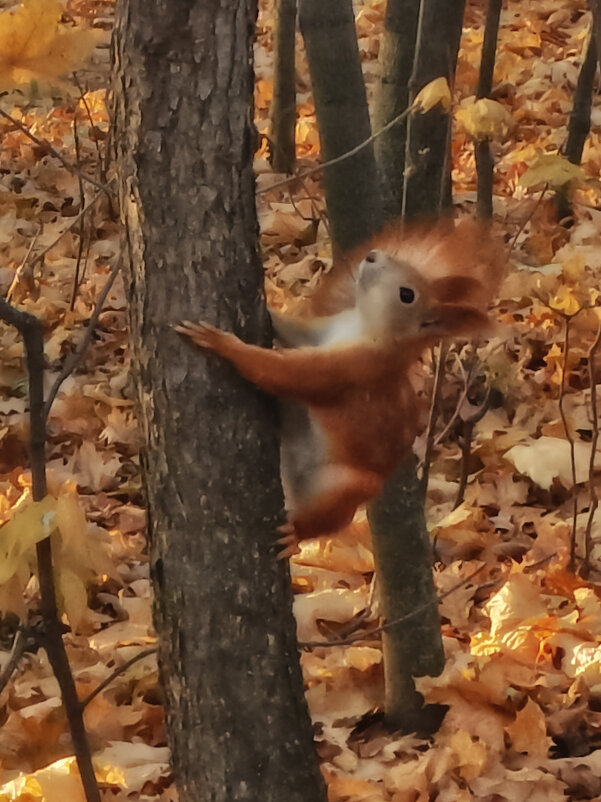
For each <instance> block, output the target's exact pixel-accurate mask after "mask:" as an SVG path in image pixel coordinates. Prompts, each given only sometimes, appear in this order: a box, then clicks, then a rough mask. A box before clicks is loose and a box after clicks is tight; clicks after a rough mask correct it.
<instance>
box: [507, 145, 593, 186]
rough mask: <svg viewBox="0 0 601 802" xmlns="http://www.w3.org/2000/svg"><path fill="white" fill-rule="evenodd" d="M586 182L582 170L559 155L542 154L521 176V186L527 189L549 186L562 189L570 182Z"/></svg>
mask: <svg viewBox="0 0 601 802" xmlns="http://www.w3.org/2000/svg"><path fill="white" fill-rule="evenodd" d="M583 180H584V173H583V172H582V168H581V167H579V166H578V165H577V164H572V163H571V162H569V161H568V160H567V159H566V158H565V156H560V155H559V153H542V154H541V155H540V156H538V158H537V159H536V160H535V161H534V162H533V164H531V165H530V167H528V169H527V170H526V172H525V173H524V174H523V175H522V176H521V178H520V180H519V184H520V186H522V187H525V188H526V189H531V188H533V187H536V186H542V185H544V184H548V185H549V186H550V187H552V188H553V189H561V188H562V187H565V186H566V185H567V184H569V183H570V182H572V181H573V182H574V183H580V182H582V181H583Z"/></svg>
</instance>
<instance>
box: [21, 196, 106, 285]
mask: <svg viewBox="0 0 601 802" xmlns="http://www.w3.org/2000/svg"><path fill="white" fill-rule="evenodd" d="M100 197H101V193H100V192H97V193H96V195H94V197H93V198H92V200H91V201H90V202H89V203H88V204H87V206H84V207H83V209H81V211H79V212H78V214H76V215H75V217H73V218H72V219H71V221H70V222H69V224H68V225H67V226H66V228H64V229H63V230H62V231H61V233H60V234H59V235H58V237H56V239H54V240H53V241H52V242H51V243H50V245H47V246H46V247H45V248H43V250H41V251H40V252H39V253H36V255H35V256H34V257H33V259H32V260H31V264H30V269H31V270H33V268H34V267H35V266H36V265H37V264H38V262H41V261H43V259H44V258H45V257H46V254H47V253H48V252H49V251H51V250H52V249H53V248H54V246H55V245H57V244H58V243H59V242H60V241H61V240H62V238H63V237H64V236H65V234H68V233H69V231H71V229H73V228H75V226H76V225H77V224H78V223H79V222H80V221H81V220H82V218H83V217H84V216H85V215H86V214H87V213H88V212H89V211H90V209H91V208H92V206H93V205H94V204H95V203H96V201H97V200H98V198H100Z"/></svg>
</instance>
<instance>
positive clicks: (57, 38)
mask: <svg viewBox="0 0 601 802" xmlns="http://www.w3.org/2000/svg"><path fill="white" fill-rule="evenodd" d="M62 13H63V7H62V5H61V3H60V2H59V0H23V3H22V4H21V5H20V6H19V8H18V9H17V10H16V11H15V12H7V11H5V12H4V13H3V14H0V89H10V88H12V87H15V86H19V85H22V84H27V83H30V82H31V81H36V82H43V83H46V84H49V83H51V82H52V81H55V82H56V80H57V79H58V78H59V77H60V76H62V75H66V74H68V73H70V72H72V71H73V70H75V69H78V68H79V67H80V66H81V65H82V63H83V62H84V61H85V59H86V58H87V57H88V56H89V55H90V53H91V52H92V50H93V49H94V46H95V44H96V41H97V38H98V37H97V33H96V32H94V31H84V30H76V29H73V28H67V27H66V26H64V25H61V24H60V19H61V15H62Z"/></svg>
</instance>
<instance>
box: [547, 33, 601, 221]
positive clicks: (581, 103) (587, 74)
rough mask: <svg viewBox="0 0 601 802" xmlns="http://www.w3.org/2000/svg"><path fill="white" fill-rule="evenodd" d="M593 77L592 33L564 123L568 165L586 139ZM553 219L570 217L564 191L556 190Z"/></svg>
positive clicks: (579, 157)
mask: <svg viewBox="0 0 601 802" xmlns="http://www.w3.org/2000/svg"><path fill="white" fill-rule="evenodd" d="M596 75H597V42H596V40H595V36H594V33H593V32H592V31H591V37H590V39H589V42H588V46H587V48H586V53H585V56H584V60H583V62H582V65H581V67H580V72H579V73H578V83H577V84H576V91H575V92H574V105H573V106H572V113H571V114H570V120H569V123H568V138H567V140H566V145H565V156H566V159H567V160H568V161H570V162H572V164H580V162H581V161H582V152H583V150H584V144H585V142H586V138H587V136H588V134H589V131H590V130H591V108H592V104H593V89H594V85H595V76H596ZM555 204H556V207H557V217H558V219H559V220H564V219H566V218H569V217H571V215H572V205H571V203H570V199H569V197H568V193H567V191H566V190H565V189H564V190H560V191H558V192H557V194H556V195H555Z"/></svg>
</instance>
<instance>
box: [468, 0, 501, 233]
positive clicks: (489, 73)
mask: <svg viewBox="0 0 601 802" xmlns="http://www.w3.org/2000/svg"><path fill="white" fill-rule="evenodd" d="M502 5H503V0H488V9H487V11H486V23H485V25H484V41H483V43H482V59H481V61H480V75H479V77H478V89H477V90H476V97H477V98H478V99H480V98H483V97H490V94H491V92H492V78H493V72H494V69H495V55H496V52H497V38H498V35H499V19H500V18H501V7H502ZM474 150H475V156H476V175H477V184H478V201H477V211H478V217H480V218H481V219H482V220H490V218H491V217H492V190H493V177H494V167H495V162H494V159H493V157H492V153H491V152H490V142H489V141H488V139H482V140H480V141H478V142H476V143H475V144H474Z"/></svg>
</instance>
